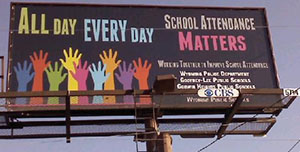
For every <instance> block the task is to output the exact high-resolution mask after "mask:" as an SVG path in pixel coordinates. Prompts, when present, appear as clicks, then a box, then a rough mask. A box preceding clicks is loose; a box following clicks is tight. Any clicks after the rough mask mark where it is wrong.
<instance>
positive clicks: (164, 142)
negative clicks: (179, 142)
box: [157, 133, 173, 152]
mask: <svg viewBox="0 0 300 152" xmlns="http://www.w3.org/2000/svg"><path fill="white" fill-rule="evenodd" d="M158 139H159V140H158V144H157V147H158V148H157V149H158V151H160V152H172V151H173V150H172V137H171V135H170V134H169V133H161V134H160V135H159V136H158Z"/></svg>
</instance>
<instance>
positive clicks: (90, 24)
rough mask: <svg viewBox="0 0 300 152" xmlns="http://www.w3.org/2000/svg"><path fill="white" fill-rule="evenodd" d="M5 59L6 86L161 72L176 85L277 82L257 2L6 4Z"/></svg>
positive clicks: (117, 85)
mask: <svg viewBox="0 0 300 152" xmlns="http://www.w3.org/2000/svg"><path fill="white" fill-rule="evenodd" d="M9 58H10V60H9V74H8V76H9V77H8V90H9V91H21V92H23V91H48V90H50V91H57V90H116V89H124V90H129V89H141V90H143V89H150V88H151V87H152V85H153V82H154V80H155V76H157V75H163V74H174V75H175V76H176V77H177V86H176V87H177V89H202V88H225V89H228V88H236V89H240V88H242V89H248V88H249V89H255V88H278V87H279V84H278V78H277V73H276V67H275V63H274V58H273V51H272V46H271V42H270V35H269V31H268V24H267V19H266V15H265V10H264V9H262V8H204V7H203V8H199V7H162V6H114V5H80V4H30V3H12V6H11V33H10V46H9ZM172 98H173V100H174V101H173V102H174V103H175V102H176V103H181V104H182V105H184V104H197V105H199V106H201V104H202V105H203V104H205V103H203V102H197V101H198V100H197V99H193V98H187V97H183V98H178V97H172ZM124 99H125V98H124ZM175 99H176V100H175ZM275 99H279V98H278V97H272V98H266V99H261V101H257V102H256V101H254V100H253V102H252V100H251V98H250V100H246V101H247V102H248V103H249V104H250V103H251V102H252V103H253V104H254V103H256V104H262V102H274V101H275ZM129 100H131V99H127V101H125V100H124V101H116V99H115V98H105V99H104V100H103V99H102V97H98V98H96V97H95V98H94V100H92V101H88V100H86V101H85V100H81V101H80V99H73V102H72V103H73V104H78V103H80V104H92V103H94V104H102V103H110V104H114V103H119V102H120V103H121V102H125V103H131V102H130V101H129ZM171 100H172V99H170V100H169V101H168V102H167V103H170V104H172V101H171ZM177 100H178V101H177ZM140 102H143V101H142V100H141V101H140ZM145 102H146V103H148V102H149V100H145ZM42 103H43V102H39V101H36V102H30V104H42ZM50 103H51V102H50ZM52 104H57V103H56V102H53V103H52ZM217 104H221V102H218V103H217Z"/></svg>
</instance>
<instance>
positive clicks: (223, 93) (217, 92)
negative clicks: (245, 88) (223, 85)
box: [198, 89, 239, 97]
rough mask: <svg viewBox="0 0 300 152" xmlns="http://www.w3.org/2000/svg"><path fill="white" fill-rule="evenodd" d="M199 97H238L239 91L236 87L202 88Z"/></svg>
mask: <svg viewBox="0 0 300 152" xmlns="http://www.w3.org/2000/svg"><path fill="white" fill-rule="evenodd" d="M198 96H199V97H238V96H239V91H238V90H236V89H200V90H198Z"/></svg>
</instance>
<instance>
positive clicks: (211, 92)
mask: <svg viewBox="0 0 300 152" xmlns="http://www.w3.org/2000/svg"><path fill="white" fill-rule="evenodd" d="M204 94H205V95H206V96H208V97H211V96H213V95H214V92H213V91H212V90H211V89H206V90H205V91H204Z"/></svg>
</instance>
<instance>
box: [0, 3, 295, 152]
mask: <svg viewBox="0 0 300 152" xmlns="http://www.w3.org/2000/svg"><path fill="white" fill-rule="evenodd" d="M16 1H17V0H16ZM10 2H11V1H10V0H1V1H0V19H1V21H0V55H1V56H4V57H5V59H7V52H8V29H9V12H10V11H9V10H10V9H9V6H10ZM23 2H24V1H23ZM27 2H28V1H27ZM31 2H70V3H73V2H79V3H91V4H145V5H147V4H149V5H172V6H173V5H174V6H177V5H179V6H201V7H202V6H226V7H265V8H266V10H267V17H268V21H269V27H270V31H271V38H272V43H273V49H274V54H275V60H276V64H277V68H278V74H279V78H280V86H281V88H297V87H300V79H299V78H300V71H299V70H298V69H299V65H300V61H299V59H300V51H299V46H300V38H299V35H300V17H299V14H300V1H299V0H284V1H283V0H226V1H224V0H201V1H195V0H152V1H147V0H132V1H130V0H127V1H125V0H73V1H72V0H63V1H58V0H57V1H55V0H48V1H45V0H40V1H37V0H36V1H31ZM299 108H300V103H299V99H296V100H295V101H294V103H293V104H292V105H291V106H290V107H289V108H288V109H285V110H283V111H282V113H281V114H280V115H279V116H278V117H277V122H276V124H275V125H274V127H273V128H272V129H271V130H270V131H269V133H268V134H267V136H266V137H253V136H248V135H246V136H245V135H243V136H237V135H235V136H226V137H225V138H224V139H222V140H220V141H218V142H217V143H215V144H214V145H213V146H211V147H209V148H207V149H206V150H204V151H205V152H216V151H225V152H240V151H243V152H253V151H255V152H266V151H272V152H285V151H288V150H289V149H290V148H291V147H292V146H293V145H294V144H295V143H296V142H297V140H298V139H300V132H299V130H300V125H299V122H300V110H299ZM213 140H214V139H213V138H210V139H183V138H180V137H177V136H173V151H174V152H183V151H184V152H196V151H197V150H199V149H201V148H202V147H203V146H205V145H207V144H208V143H210V142H211V141H213ZM140 149H145V148H144V147H143V145H141V147H140ZM0 151H3V152H16V151H18V152H21V151H24V152H40V151H43V152H53V151H55V152H81V151H84V152H116V151H118V152H133V151H135V143H134V142H133V138H132V137H99V138H95V137H93V138H73V139H72V143H70V144H66V143H65V139H64V138H55V139H33V140H31V139H26V140H1V139H0ZM293 151H295V152H296V151H300V145H298V146H297V147H295V149H294V150H293Z"/></svg>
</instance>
